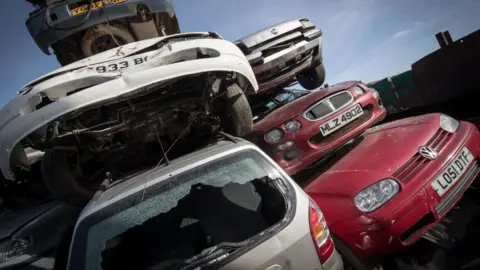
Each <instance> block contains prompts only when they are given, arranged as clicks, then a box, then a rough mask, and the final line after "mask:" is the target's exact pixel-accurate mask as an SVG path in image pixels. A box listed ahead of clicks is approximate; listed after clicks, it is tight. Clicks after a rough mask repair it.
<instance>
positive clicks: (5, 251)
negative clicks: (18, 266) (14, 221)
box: [0, 238, 31, 263]
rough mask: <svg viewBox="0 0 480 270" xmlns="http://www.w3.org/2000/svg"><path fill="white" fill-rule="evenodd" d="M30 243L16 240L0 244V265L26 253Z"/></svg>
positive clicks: (20, 239)
mask: <svg viewBox="0 0 480 270" xmlns="http://www.w3.org/2000/svg"><path fill="white" fill-rule="evenodd" d="M30 244H31V242H30V241H29V240H28V239H23V238H17V239H11V240H7V241H5V242H2V243H0V263H1V262H5V261H8V260H10V259H12V258H15V257H17V256H20V255H22V254H24V253H25V252H26V251H27V248H28V247H29V246H30Z"/></svg>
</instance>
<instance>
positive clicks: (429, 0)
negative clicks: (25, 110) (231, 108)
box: [0, 0, 480, 104]
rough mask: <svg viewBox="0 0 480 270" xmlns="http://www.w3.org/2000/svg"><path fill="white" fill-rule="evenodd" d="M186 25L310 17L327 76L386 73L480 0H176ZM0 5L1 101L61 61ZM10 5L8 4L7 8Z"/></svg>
mask: <svg viewBox="0 0 480 270" xmlns="http://www.w3.org/2000/svg"><path fill="white" fill-rule="evenodd" d="M173 1H174V4H175V7H176V9H177V16H178V18H179V20H180V27H181V28H182V31H216V32H218V33H220V34H221V35H222V36H223V37H224V38H226V39H228V40H234V39H237V38H240V37H242V36H244V35H247V34H249V33H251V32H254V31H257V30H259V29H261V28H263V27H266V26H269V25H271V24H275V23H277V22H280V21H284V20H289V19H294V18H300V17H308V18H310V20H312V21H313V22H314V23H315V24H316V25H317V26H319V27H320V28H321V29H322V31H323V37H324V40H323V42H324V43H323V55H324V62H325V65H326V69H327V80H326V81H327V82H328V83H330V84H332V83H335V82H340V81H343V80H351V79H353V80H356V79H360V80H363V81H365V82H369V81H372V80H376V79H380V78H383V77H386V76H388V75H392V74H395V73H399V72H402V71H404V70H407V69H409V68H410V65H411V63H412V62H414V61H416V60H417V59H419V58H421V57H422V56H423V55H425V54H427V53H430V52H432V51H434V50H436V49H437V48H438V44H437V42H436V39H435V36H434V35H435V33H437V32H439V31H445V30H449V31H450V33H451V35H452V37H453V39H457V38H459V37H462V36H464V35H466V34H468V33H471V32H473V31H475V30H477V29H479V28H480V16H478V11H480V0H396V1H392V0H330V1H327V0H290V1H287V0H277V1H273V0H237V1H233V0H202V1H194V0H173ZM3 2H5V3H4V4H6V3H7V2H8V6H4V7H3V8H2V9H1V10H0V23H1V25H2V27H1V29H2V41H1V42H0V60H1V61H0V81H1V83H2V84H1V85H2V89H1V90H0V104H4V103H6V102H8V99H10V98H11V97H12V96H13V95H14V93H15V92H16V91H17V90H18V88H20V87H21V86H23V85H24V84H26V83H28V82H29V81H30V80H32V79H34V78H35V77H38V76H40V75H42V74H44V73H47V72H49V71H51V70H54V69H55V68H57V67H59V65H58V64H57V62H56V59H55V57H54V56H47V55H44V54H43V53H42V52H41V51H40V50H39V49H38V48H37V47H36V45H35V43H34V42H33V40H32V39H31V38H30V36H29V34H28V32H27V30H26V28H25V18H26V17H27V14H28V12H29V11H30V10H31V9H32V7H31V6H30V5H29V4H28V3H27V2H25V1H22V0H13V1H12V0H10V1H6V0H2V3H3ZM6 7H8V8H6Z"/></svg>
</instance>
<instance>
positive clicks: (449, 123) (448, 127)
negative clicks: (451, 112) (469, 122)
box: [440, 114, 460, 133]
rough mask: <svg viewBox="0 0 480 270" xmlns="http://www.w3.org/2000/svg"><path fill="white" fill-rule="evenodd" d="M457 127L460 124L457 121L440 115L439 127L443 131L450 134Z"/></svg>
mask: <svg viewBox="0 0 480 270" xmlns="http://www.w3.org/2000/svg"><path fill="white" fill-rule="evenodd" d="M458 126H460V122H458V120H455V119H453V118H452V117H450V116H448V115H445V114H440V127H441V128H442V129H443V130H445V131H448V132H450V133H455V132H456V131H457V129H458Z"/></svg>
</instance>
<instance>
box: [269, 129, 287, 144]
mask: <svg viewBox="0 0 480 270" xmlns="http://www.w3.org/2000/svg"><path fill="white" fill-rule="evenodd" d="M282 138H283V131H281V130H280V129H272V130H270V131H269V132H267V134H265V140H266V141H267V142H269V143H276V142H278V141H280V140H281V139H282Z"/></svg>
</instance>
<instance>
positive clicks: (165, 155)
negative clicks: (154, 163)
mask: <svg viewBox="0 0 480 270" xmlns="http://www.w3.org/2000/svg"><path fill="white" fill-rule="evenodd" d="M153 127H154V129H155V134H156V135H157V140H158V144H160V148H161V149H162V154H163V158H164V159H165V162H166V163H167V165H170V160H169V159H168V157H167V153H166V152H165V149H164V148H163V144H162V140H160V136H158V131H157V126H153Z"/></svg>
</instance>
